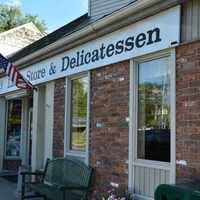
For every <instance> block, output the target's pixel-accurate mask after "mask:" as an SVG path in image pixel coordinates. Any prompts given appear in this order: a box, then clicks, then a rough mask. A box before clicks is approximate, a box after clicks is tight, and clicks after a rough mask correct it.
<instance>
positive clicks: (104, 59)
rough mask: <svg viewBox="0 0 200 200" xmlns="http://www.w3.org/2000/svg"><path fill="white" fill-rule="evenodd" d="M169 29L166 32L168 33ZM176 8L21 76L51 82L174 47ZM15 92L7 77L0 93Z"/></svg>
mask: <svg viewBox="0 0 200 200" xmlns="http://www.w3.org/2000/svg"><path fill="white" fill-rule="evenodd" d="M169 30H170V31H169ZM179 42H180V6H176V7H174V8H170V9H168V10H166V11H163V12H161V13H158V14H156V15H154V16H151V17H148V18H146V19H144V20H141V21H139V22H136V23H135V24H132V25H129V26H127V27H125V28H122V29H120V30H118V31H115V32H113V33H110V34H108V35H106V36H103V37H100V38H98V39H96V40H93V41H90V42H87V43H85V44H84V45H81V46H79V47H77V48H73V49H71V50H69V51H66V52H64V53H61V54H58V55H56V56H53V57H52V58H49V59H47V60H44V61H41V62H39V63H36V64H33V65H32V66H29V67H27V68H25V69H23V70H22V71H21V73H22V74H23V75H24V76H25V77H26V78H27V79H28V80H29V81H30V82H31V83H32V84H33V85H38V84H41V83H44V82H48V81H51V80H55V79H58V78H61V77H66V76H70V75H73V74H78V73H81V72H84V71H88V70H91V69H95V68H99V67H103V66H106V65H109V64H113V63H117V62H120V61H123V60H128V59H130V58H134V57H138V56H142V55H145V54H149V53H153V52H156V51H160V50H163V49H167V48H170V47H172V46H174V45H178V44H179ZM14 90H17V88H16V87H15V86H14V85H13V84H12V83H11V82H10V81H9V80H8V78H7V77H3V78H1V79H0V94H4V93H7V92H11V91H14Z"/></svg>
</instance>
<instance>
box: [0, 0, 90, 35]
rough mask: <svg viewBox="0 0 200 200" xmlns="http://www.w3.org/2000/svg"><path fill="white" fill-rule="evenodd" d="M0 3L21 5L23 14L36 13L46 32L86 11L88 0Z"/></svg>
mask: <svg viewBox="0 0 200 200" xmlns="http://www.w3.org/2000/svg"><path fill="white" fill-rule="evenodd" d="M0 4H8V5H16V6H19V7H21V9H22V12H23V14H26V13H31V14H33V15H37V16H38V19H39V20H44V21H45V23H46V26H47V29H48V32H51V31H54V30H56V29H58V28H59V27H61V26H63V25H65V24H67V23H69V22H70V21H72V20H73V19H76V18H77V17H79V16H81V15H83V14H85V13H87V11H88V0H0Z"/></svg>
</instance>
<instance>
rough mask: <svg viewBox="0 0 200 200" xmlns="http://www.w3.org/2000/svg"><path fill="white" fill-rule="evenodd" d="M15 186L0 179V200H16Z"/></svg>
mask: <svg viewBox="0 0 200 200" xmlns="http://www.w3.org/2000/svg"><path fill="white" fill-rule="evenodd" d="M16 190H17V184H16V183H13V182H10V181H7V180H5V179H3V178H0V200H17V199H18V198H17V191H16Z"/></svg>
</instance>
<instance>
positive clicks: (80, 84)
mask: <svg viewBox="0 0 200 200" xmlns="http://www.w3.org/2000/svg"><path fill="white" fill-rule="evenodd" d="M87 95H88V77H81V78H77V79H73V80H72V81H71V120H70V121H71V127H70V150H73V151H81V152H84V151H86V134H87Z"/></svg>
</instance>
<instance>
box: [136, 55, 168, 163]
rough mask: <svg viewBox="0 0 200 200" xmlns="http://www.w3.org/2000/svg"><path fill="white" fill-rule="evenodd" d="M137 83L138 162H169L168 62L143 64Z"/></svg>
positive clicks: (165, 60)
mask: <svg viewBox="0 0 200 200" xmlns="http://www.w3.org/2000/svg"><path fill="white" fill-rule="evenodd" d="M138 79H139V80H138V81H139V82H138V131H137V141H138V145H137V146H138V148H137V152H138V153H137V154H138V158H140V159H147V160H156V161H164V162H170V67H169V61H168V58H161V59H157V60H152V61H149V62H144V63H140V64H139V67H138Z"/></svg>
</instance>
